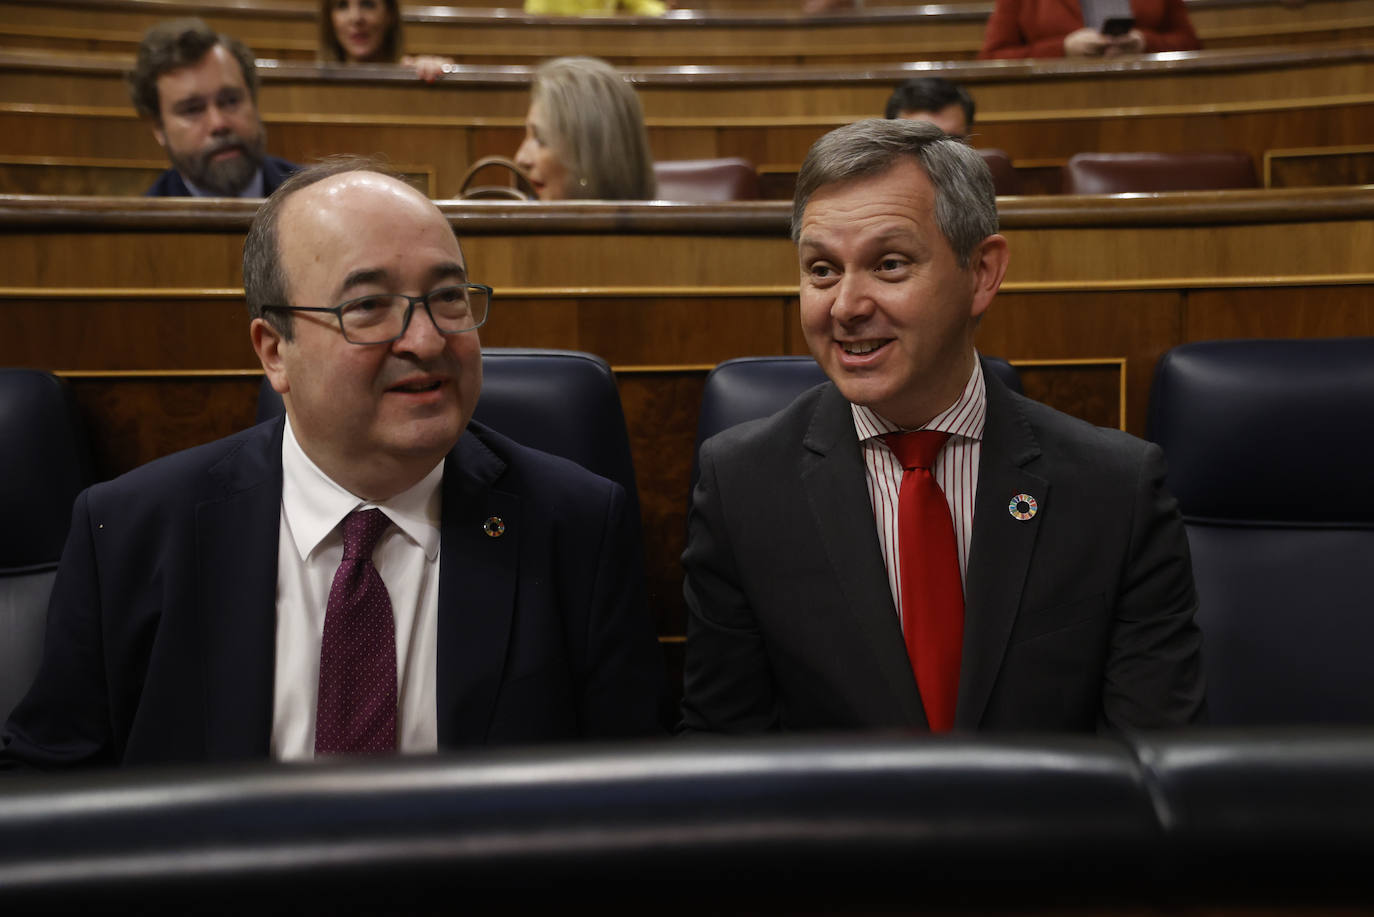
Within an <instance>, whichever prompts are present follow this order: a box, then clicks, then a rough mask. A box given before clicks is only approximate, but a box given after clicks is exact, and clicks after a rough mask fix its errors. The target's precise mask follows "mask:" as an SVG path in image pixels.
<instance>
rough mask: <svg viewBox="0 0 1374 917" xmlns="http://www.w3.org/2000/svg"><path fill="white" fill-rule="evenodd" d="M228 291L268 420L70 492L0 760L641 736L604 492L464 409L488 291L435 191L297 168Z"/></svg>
mask: <svg viewBox="0 0 1374 917" xmlns="http://www.w3.org/2000/svg"><path fill="white" fill-rule="evenodd" d="M244 280H245V283H244V286H245V292H246V294H247V299H248V305H249V313H250V326H249V333H250V336H251V339H252V343H253V347H254V349H255V350H256V351H257V354H258V357H259V359H260V360H261V361H262V366H263V370H264V371H265V373H266V375H267V378H268V380H269V381H270V382H271V384H272V386H273V388H275V389H276V390H277V391H278V392H279V393H281V396H282V400H283V401H284V403H285V406H286V416H285V417H284V418H281V419H278V420H276V421H271V422H268V423H265V424H261V425H259V426H257V427H254V428H252V429H250V430H248V431H245V432H243V433H240V434H237V435H235V436H231V437H229V438H227V439H224V440H220V441H218V442H214V443H210V444H208V445H205V446H201V447H198V448H195V449H191V450H188V451H186V452H182V453H178V454H176V455H173V456H169V457H167V458H164V459H161V460H159V461H156V462H153V463H150V464H149V465H146V466H144V467H143V468H139V469H136V470H135V471H133V472H130V473H129V474H127V475H124V476H123V477H121V478H118V479H116V480H115V481H112V482H109V483H106V484H100V485H97V486H95V487H93V488H91V489H90V490H88V491H86V492H85V493H84V494H82V495H81V497H80V498H78V500H77V505H76V508H75V511H74V515H73V525H72V530H71V534H70V535H69V538H68V543H67V547H66V550H65V552H64V554H63V558H62V563H61V567H60V569H59V571H58V575H57V581H56V584H55V587H54V591H53V598H52V602H51V606H50V611H49V625H48V639H47V645H46V647H45V653H44V659H43V663H42V667H41V669H40V671H39V674H38V677H37V679H36V681H35V684H34V686H33V687H32V689H31V690H30V692H29V694H28V696H27V697H26V698H25V699H24V700H23V701H22V702H21V703H20V704H19V706H18V707H16V708H15V710H14V712H13V714H12V715H11V717H10V720H9V722H8V723H7V724H6V727H5V731H4V742H5V745H6V748H5V750H4V751H3V752H0V765H8V766H9V767H15V766H28V767H38V768H45V769H46V768H56V767H61V766H69V765H77V764H126V765H127V764H148V763H165V762H188V761H231V760H239V759H251V758H269V757H270V758H275V759H279V760H297V759H307V758H313V757H319V756H323V755H334V754H367V753H385V752H397V751H399V752H408V753H423V752H431V751H435V750H440V749H452V748H459V747H463V746H471V745H487V744H510V743H523V742H549V741H558V740H566V739H576V738H583V737H620V736H631V735H646V734H652V733H654V732H655V731H656V730H657V726H658V723H657V716H658V700H659V691H660V690H661V688H662V680H663V665H662V657H661V654H660V651H659V649H658V646H657V641H656V639H655V635H654V629H653V623H652V621H651V618H650V616H649V613H648V610H647V606H646V601H645V595H644V586H643V572H642V564H640V563H639V557H640V550H641V548H640V545H639V544H637V543H635V541H634V533H635V532H636V531H637V530H636V528H635V527H634V526H633V525H632V524H631V520H630V519H629V518H628V517H627V512H628V506H627V498H626V494H625V491H624V489H623V488H622V487H621V486H620V485H618V484H615V483H612V482H610V481H608V480H606V479H604V478H601V477H598V476H596V475H594V474H592V473H590V472H588V471H586V470H584V469H582V468H581V467H579V466H577V465H575V464H573V463H571V462H568V461H565V460H563V459H559V458H555V457H553V456H550V455H547V454H544V453H541V452H536V451H534V450H531V449H527V448H524V447H522V446H519V445H517V444H516V443H514V442H512V441H510V440H508V439H506V438H505V437H503V436H501V435H500V434H498V433H496V432H495V431H492V430H490V429H488V428H486V427H483V426H482V425H480V424H478V423H475V422H472V421H471V418H472V413H473V409H474V407H475V406H476V404H477V399H478V396H479V393H480V391H481V386H482V363H481V348H480V344H479V340H478V328H479V326H481V325H482V323H483V322H484V321H485V320H486V318H487V314H488V311H489V309H490V303H491V289H490V287H487V286H484V285H482V284H480V283H474V282H472V281H471V280H470V279H469V277H468V273H467V264H466V262H465V260H464V258H463V253H462V250H461V248H460V247H459V245H458V241H457V239H456V238H455V237H454V235H453V231H452V229H451V227H450V226H449V224H448V222H447V220H446V219H445V218H444V216H443V215H442V214H441V213H440V212H439V210H438V209H437V208H436V207H435V206H434V205H433V203H431V202H430V201H429V200H428V199H427V198H425V197H424V196H423V195H421V194H420V193H419V192H417V191H415V190H414V189H412V188H410V187H409V186H407V185H406V184H404V183H403V182H401V181H399V180H398V179H396V178H394V177H391V176H389V175H385V174H382V173H380V172H378V171H376V169H375V168H373V167H372V166H371V164H369V163H366V162H357V161H339V162H331V163H327V164H324V165H322V166H317V167H313V168H311V169H307V170H306V171H305V172H302V173H299V174H297V175H296V176H293V177H292V178H291V179H290V180H288V182H287V183H286V184H285V185H283V186H282V188H281V189H280V190H279V191H278V192H277V193H276V194H274V195H273V196H272V197H271V198H270V199H269V200H268V201H267V202H266V203H265V204H264V205H263V207H262V208H261V210H260V211H259V212H258V215H257V217H256V218H255V220H254V223H253V226H252V228H251V229H250V231H249V235H248V239H247V241H246V243H245V246H244Z"/></svg>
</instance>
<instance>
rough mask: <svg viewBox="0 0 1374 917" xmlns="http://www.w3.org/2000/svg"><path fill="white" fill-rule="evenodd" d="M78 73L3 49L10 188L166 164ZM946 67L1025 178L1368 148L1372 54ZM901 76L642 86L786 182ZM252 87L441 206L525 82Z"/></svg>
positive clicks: (983, 128) (696, 129)
mask: <svg viewBox="0 0 1374 917" xmlns="http://www.w3.org/2000/svg"><path fill="white" fill-rule="evenodd" d="M75 66H76V65H74V64H71V63H69V62H67V61H65V60H63V59H61V58H60V57H54V56H52V55H37V54H15V53H5V52H0V137H3V138H4V140H3V142H0V165H4V166H6V167H7V168H6V172H5V173H4V174H0V179H4V180H6V181H8V182H10V183H9V184H7V185H6V186H4V187H5V189H6V190H10V191H19V190H35V191H36V190H50V189H51V188H52V187H53V186H57V187H60V186H61V185H60V181H59V179H57V178H54V177H52V176H53V174H54V173H53V172H52V170H56V169H59V168H61V169H67V170H68V171H70V170H71V169H77V170H78V171H80V170H87V171H84V172H81V173H80V175H79V176H78V178H77V179H75V180H74V181H75V184H76V186H77V187H79V188H80V189H81V190H85V189H86V188H89V187H92V186H94V184H96V183H97V182H98V181H99V179H98V178H92V177H90V171H89V170H93V169H97V168H98V167H99V163H101V162H102V161H107V162H109V163H110V168H111V169H113V170H116V172H117V174H112V175H111V186H110V190H111V191H113V190H116V189H117V188H119V189H122V188H123V187H125V185H115V184H114V182H115V181H116V180H118V181H122V182H125V183H126V184H127V183H128V182H130V181H132V179H131V177H130V171H129V170H130V168H131V166H144V167H146V165H147V164H148V163H156V162H158V161H160V160H161V158H162V155H161V150H160V149H159V147H158V146H157V145H156V143H155V142H154V141H153V139H152V137H151V135H150V132H149V130H148V128H147V126H146V125H144V124H142V123H140V122H139V121H138V120H137V119H136V118H135V117H134V114H133V112H132V110H131V108H130V106H129V103H128V101H127V97H126V95H125V90H124V87H123V85H122V83H121V78H120V67H119V65H118V64H117V63H114V62H109V61H106V62H100V61H85V62H82V63H81V65H80V66H79V67H77V68H76V69H73V67H75ZM939 72H941V73H944V74H946V75H948V76H951V77H952V78H956V79H960V80H963V81H964V82H966V83H967V84H968V85H969V86H970V87H971V88H972V89H973V91H974V92H975V94H976V96H977V98H978V102H979V120H978V124H977V128H976V134H975V143H976V145H979V146H988V147H999V148H1001V149H1004V150H1006V151H1007V152H1008V153H1009V154H1010V155H1011V156H1012V158H1013V160H1014V161H1015V162H1016V164H1017V166H1018V167H1019V168H1021V169H1022V170H1023V171H1025V172H1027V173H1040V172H1043V173H1045V174H1046V175H1048V176H1050V177H1051V180H1052V176H1053V174H1054V169H1055V168H1057V167H1058V165H1059V164H1062V163H1063V162H1064V161H1065V160H1067V158H1068V157H1069V156H1071V155H1072V154H1073V153H1076V152H1079V151H1080V150H1098V151H1131V150H1157V151H1187V150H1217V149H1238V150H1244V151H1247V152H1249V153H1250V154H1251V155H1252V156H1253V157H1254V158H1255V162H1256V166H1257V167H1259V166H1260V165H1261V163H1262V161H1263V160H1264V157H1265V156H1266V154H1269V153H1271V152H1272V151H1275V150H1291V149H1307V148H1320V149H1327V148H1347V149H1356V148H1374V44H1371V45H1368V46H1363V45H1355V46H1344V47H1340V48H1327V49H1324V50H1323V51H1322V52H1321V53H1316V52H1302V53H1293V52H1284V53H1259V52H1210V53H1209V52H1199V53H1198V54H1196V55H1184V56H1183V59H1181V60H1179V61H1170V60H1161V59H1157V58H1143V59H1141V60H1138V61H1134V62H1132V63H1131V65H1130V66H1129V67H1125V66H1117V65H1113V64H1110V63H1104V62H1095V63H1082V62H1032V63H1027V62H1014V61H1013V62H1001V61H991V62H979V63H976V64H970V65H967V66H953V65H951V66H949V67H946V68H941V69H939ZM906 74H907V72H906V71H901V70H892V71H883V70H881V69H873V70H869V71H863V72H849V73H841V72H837V73H834V74H831V75H820V76H818V75H817V74H815V73H808V74H801V73H792V74H789V73H787V72H780V71H768V72H766V73H763V72H760V71H743V70H740V71H722V72H720V73H712V74H706V75H695V76H693V75H689V74H682V73H657V72H645V73H643V74H640V75H638V76H637V79H638V85H639V86H640V94H641V97H642V98H643V100H644V104H645V110H646V117H647V121H648V125H649V134H650V142H651V145H652V148H653V153H654V155H655V157H656V158H658V159H690V158H701V157H714V156H742V157H744V158H746V159H748V160H749V161H751V162H753V163H754V164H755V165H756V166H757V167H758V168H759V169H760V170H761V171H763V172H765V173H766V174H768V175H770V176H772V177H773V178H776V179H778V182H777V183H778V184H780V185H783V186H785V185H786V181H787V177H788V176H789V175H790V174H791V173H793V172H795V170H796V168H797V167H798V166H799V164H800V162H801V161H802V159H803V158H804V156H805V153H806V150H807V149H808V148H809V147H810V145H811V143H813V142H814V141H815V139H816V138H818V137H819V136H821V135H822V134H823V133H825V132H826V131H827V130H830V129H832V128H834V127H837V126H839V125H841V124H844V123H847V122H849V121H852V120H854V119H857V118H860V117H865V116H869V115H874V114H877V113H879V112H880V111H881V110H882V106H883V103H884V101H885V100H886V97H887V94H888V92H889V91H890V89H891V87H892V85H893V84H894V83H896V82H897V81H898V80H900V79H901V78H902V77H903V76H905V75H906ZM263 82H264V85H263V90H262V98H261V108H262V110H263V113H264V120H265V122H266V123H267V125H268V129H269V138H270V139H269V143H270V146H271V148H272V149H273V151H274V152H277V153H278V154H280V155H283V156H286V157H287V158H291V159H294V160H297V161H311V160H313V159H315V158H317V157H319V156H322V155H325V154H328V153H335V152H354V153H376V152H380V153H384V154H386V155H388V156H389V157H390V158H391V160H392V161H393V162H394V163H396V164H397V165H398V166H399V167H401V168H403V169H404V170H405V171H407V172H412V173H415V174H416V175H423V176H426V177H427V180H428V181H429V182H430V183H431V187H432V188H433V194H434V195H435V196H438V197H451V196H454V195H455V194H456V193H457V189H458V183H459V180H460V178H461V176H462V174H463V172H464V171H465V170H466V168H467V166H468V164H469V163H471V162H472V161H474V160H475V159H476V158H478V157H481V156H484V155H488V154H491V153H504V154H507V155H510V154H512V153H513V152H514V150H515V148H516V146H517V145H518V143H519V140H520V137H521V135H522V127H521V125H522V122H523V117H524V111H525V107H526V103H527V84H528V74H527V73H526V72H525V71H513V72H506V71H499V72H498V71H481V72H465V73H463V74H458V75H454V76H451V77H449V78H447V79H445V80H444V81H442V83H441V84H440V85H436V86H423V85H419V84H418V83H417V82H416V81H415V80H413V79H410V78H408V77H404V76H397V75H395V74H392V75H390V76H387V77H382V76H376V77H367V78H364V77H359V76H355V75H350V76H349V78H348V79H346V80H337V79H328V78H326V75H325V74H322V72H321V71H318V70H317V69H315V68H313V67H294V68H292V67H284V68H281V69H279V70H276V71H272V72H268V73H265V74H264V79H263ZM45 159H47V160H54V161H53V162H51V163H50V165H51V169H50V171H49V172H48V173H44V172H42V171H41V166H42V164H43V161H44V160H45ZM1351 161H1353V160H1347V161H1346V162H1347V164H1348V163H1349V162H1351ZM1315 174H1316V175H1317V176H1321V175H1327V176H1330V177H1331V178H1333V179H1334V180H1338V181H1339V180H1342V179H1343V178H1345V177H1347V176H1349V175H1359V174H1360V173H1359V172H1358V171H1352V169H1351V168H1349V167H1348V166H1347V167H1337V166H1335V165H1333V166H1331V167H1329V168H1327V169H1324V170H1318V171H1317V172H1316V173H1315ZM21 181H29V182H32V184H30V185H23V184H18V182H21ZM1311 181H1312V179H1311V178H1308V179H1306V180H1305V183H1311ZM1295 183H1296V182H1295ZM1033 187H1044V183H1043V182H1042V183H1040V184H1037V185H1033Z"/></svg>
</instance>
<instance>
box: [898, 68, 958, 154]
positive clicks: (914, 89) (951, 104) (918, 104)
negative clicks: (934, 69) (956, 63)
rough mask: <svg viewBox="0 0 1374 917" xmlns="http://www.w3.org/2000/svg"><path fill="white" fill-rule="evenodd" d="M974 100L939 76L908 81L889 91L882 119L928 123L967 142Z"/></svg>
mask: <svg viewBox="0 0 1374 917" xmlns="http://www.w3.org/2000/svg"><path fill="white" fill-rule="evenodd" d="M974 111H975V106H974V104H973V96H971V95H969V94H968V90H966V89H964V87H962V86H960V85H959V84H958V83H951V82H950V81H949V80H946V79H942V78H941V77H938V76H919V77H915V78H913V79H909V80H907V81H906V82H904V83H902V84H901V85H899V86H898V87H897V88H896V89H894V90H892V95H891V96H889V97H888V100H887V108H886V109H885V110H884V112H883V117H884V118H906V119H908V120H912V121H929V122H930V123H931V124H934V125H935V126H936V127H938V128H939V129H940V130H942V131H944V132H945V133H946V134H949V135H950V136H951V137H954V138H955V139H957V140H967V139H968V134H969V131H971V130H973V114H974Z"/></svg>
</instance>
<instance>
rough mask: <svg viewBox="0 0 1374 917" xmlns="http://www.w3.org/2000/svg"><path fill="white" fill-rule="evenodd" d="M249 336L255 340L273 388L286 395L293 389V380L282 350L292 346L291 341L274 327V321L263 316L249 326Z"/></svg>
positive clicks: (255, 349)
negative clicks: (288, 373)
mask: <svg viewBox="0 0 1374 917" xmlns="http://www.w3.org/2000/svg"><path fill="white" fill-rule="evenodd" d="M248 336H249V338H250V339H251V340H252V341H253V350H254V351H256V352H257V355H258V361H259V362H260V363H262V371H263V372H264V373H266V374H267V381H268V382H270V383H271V384H272V388H273V389H274V390H275V391H276V392H277V394H279V395H285V394H286V393H287V392H289V391H290V390H291V380H290V378H289V377H288V376H287V373H286V361H285V360H283V359H282V350H283V348H285V347H289V346H290V342H289V341H287V340H286V339H285V338H283V337H282V334H281V332H280V331H278V330H277V329H276V328H274V327H272V323H271V322H269V321H267V320H266V319H263V318H255V319H253V321H252V323H251V324H250V325H249V326H248Z"/></svg>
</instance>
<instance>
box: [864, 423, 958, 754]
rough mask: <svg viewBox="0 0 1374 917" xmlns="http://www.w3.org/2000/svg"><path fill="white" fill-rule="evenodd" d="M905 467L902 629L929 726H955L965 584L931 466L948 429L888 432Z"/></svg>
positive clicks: (900, 529)
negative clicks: (960, 575) (960, 574)
mask: <svg viewBox="0 0 1374 917" xmlns="http://www.w3.org/2000/svg"><path fill="white" fill-rule="evenodd" d="M884 439H885V441H886V443H887V444H888V446H889V447H890V448H891V449H892V451H893V453H894V454H896V456H897V461H899V462H901V463H902V467H903V468H904V469H905V471H903V473H902V489H901V492H900V494H899V495H898V497H897V540H898V556H899V557H900V558H901V568H902V571H901V572H902V575H901V582H902V589H901V596H902V635H903V637H904V638H905V639H906V652H907V655H908V656H909V657H910V658H911V669H912V671H913V672H914V673H915V675H916V687H917V689H918V690H919V691H920V692H921V704H922V706H924V707H925V711H926V721H927V722H928V723H929V724H930V729H931V731H932V732H945V731H947V730H950V729H952V728H954V707H955V702H956V701H957V700H958V698H959V662H960V656H961V655H962V653H963V645H964V584H963V581H962V580H961V579H960V577H959V549H958V546H957V545H956V544H955V541H954V518H953V517H952V516H951V515H950V512H949V503H948V502H947V501H946V500H945V492H944V491H943V490H941V489H940V485H939V483H937V482H936V480H935V477H934V475H933V474H932V473H931V469H932V468H933V467H934V466H935V457H936V456H937V455H938V454H939V453H940V448H941V447H942V446H944V444H945V440H947V439H949V434H948V433H944V432H941V431H939V430H917V431H916V432H914V433H893V434H890V435H888V436H887V437H885V438H884Z"/></svg>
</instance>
